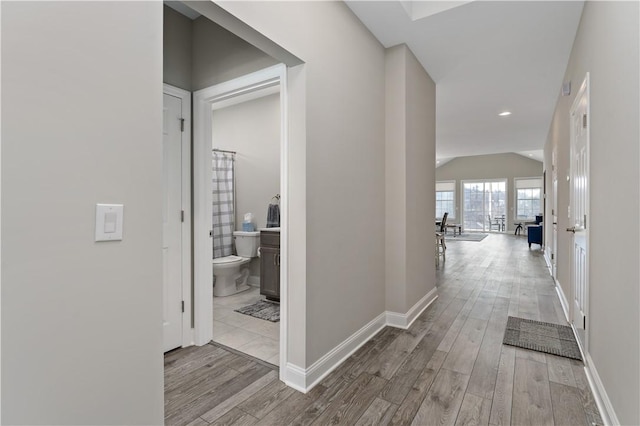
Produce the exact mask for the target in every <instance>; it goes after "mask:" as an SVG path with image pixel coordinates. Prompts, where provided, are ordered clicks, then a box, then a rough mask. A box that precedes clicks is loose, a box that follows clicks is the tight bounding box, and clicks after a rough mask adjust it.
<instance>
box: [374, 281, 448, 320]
mask: <svg viewBox="0 0 640 426" xmlns="http://www.w3.org/2000/svg"><path fill="white" fill-rule="evenodd" d="M437 298H438V288H437V287H434V288H433V289H432V290H431V291H430V292H429V293H427V294H425V295H424V297H423V298H422V299H420V300H419V301H418V303H416V304H415V305H413V306H412V307H411V309H409V311H408V312H407V313H406V314H401V313H398V312H391V311H387V312H385V313H386V316H387V325H389V326H391V327H396V328H401V329H403V330H406V329H407V328H409V327H411V324H413V322H414V321H415V320H416V318H418V317H419V316H420V314H421V313H422V312H424V310H425V309H427V308H428V307H429V305H431V304H432V303H433V302H434V301H435V300H436V299H437Z"/></svg>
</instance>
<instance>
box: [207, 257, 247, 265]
mask: <svg viewBox="0 0 640 426" xmlns="http://www.w3.org/2000/svg"><path fill="white" fill-rule="evenodd" d="M243 260H245V258H244V257H240V256H235V255H231V256H225V257H218V258H216V259H213V264H214V265H226V264H229V263H235V262H241V261H243Z"/></svg>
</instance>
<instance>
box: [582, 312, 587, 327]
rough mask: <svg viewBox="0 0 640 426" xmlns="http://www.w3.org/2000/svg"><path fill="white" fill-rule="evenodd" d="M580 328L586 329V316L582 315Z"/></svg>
mask: <svg viewBox="0 0 640 426" xmlns="http://www.w3.org/2000/svg"><path fill="white" fill-rule="evenodd" d="M582 329H583V330H586V329H587V316H586V315H585V316H583V317H582Z"/></svg>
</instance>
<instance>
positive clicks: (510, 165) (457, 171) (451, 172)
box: [433, 153, 543, 230]
mask: <svg viewBox="0 0 640 426" xmlns="http://www.w3.org/2000/svg"><path fill="white" fill-rule="evenodd" d="M542 173H543V167H542V162H540V161H536V160H532V159H529V158H525V157H523V156H521V155H518V154H513V153H506V154H493V155H476V156H472V157H458V158H456V159H453V160H451V161H449V162H448V163H445V164H443V165H442V166H440V167H438V168H437V169H436V181H443V180H455V181H456V217H455V220H452V222H455V223H462V205H461V204H460V200H461V198H460V195H461V190H462V189H461V181H463V180H474V179H478V180H482V179H506V180H507V223H508V229H510V230H511V229H514V226H513V223H514V221H515V219H514V215H515V207H514V205H515V204H514V202H515V192H514V188H515V186H514V185H515V182H514V178H518V177H542ZM433 210H434V212H435V207H434V209H433ZM434 214H435V213H434Z"/></svg>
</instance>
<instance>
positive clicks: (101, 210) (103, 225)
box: [96, 204, 124, 241]
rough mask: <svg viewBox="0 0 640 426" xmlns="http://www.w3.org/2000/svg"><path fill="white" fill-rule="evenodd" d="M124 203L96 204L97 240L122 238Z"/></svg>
mask: <svg viewBox="0 0 640 426" xmlns="http://www.w3.org/2000/svg"><path fill="white" fill-rule="evenodd" d="M123 221H124V205H122V204H96V241H118V240H122V224H123Z"/></svg>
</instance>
